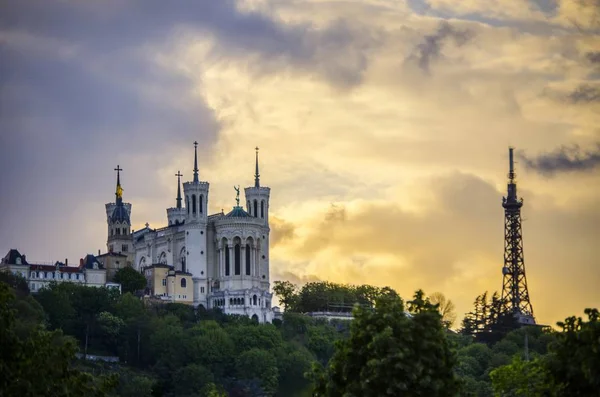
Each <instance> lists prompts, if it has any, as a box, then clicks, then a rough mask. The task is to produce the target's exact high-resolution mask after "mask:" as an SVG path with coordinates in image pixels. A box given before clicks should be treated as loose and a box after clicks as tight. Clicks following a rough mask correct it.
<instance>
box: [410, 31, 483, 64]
mask: <svg viewBox="0 0 600 397" xmlns="http://www.w3.org/2000/svg"><path fill="white" fill-rule="evenodd" d="M472 36H473V34H472V33H471V32H470V31H468V30H458V29H456V28H454V27H452V26H451V25H450V24H449V23H448V22H445V21H444V22H441V23H440V25H439V26H438V29H437V31H436V32H435V33H434V34H431V35H426V36H425V37H424V38H423V42H421V43H420V44H419V45H418V46H417V47H416V48H415V50H414V52H413V54H412V55H411V56H410V57H409V60H414V61H416V62H417V64H418V65H419V67H420V68H421V69H422V70H423V71H425V72H427V73H429V72H430V66H431V63H432V62H433V61H436V60H438V59H440V58H442V56H443V55H442V47H443V45H444V43H445V42H447V41H448V40H453V41H454V43H455V44H456V45H457V46H459V47H460V46H462V45H464V44H465V43H466V42H468V41H469V40H470V39H471V37H472Z"/></svg>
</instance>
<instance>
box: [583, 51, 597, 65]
mask: <svg viewBox="0 0 600 397" xmlns="http://www.w3.org/2000/svg"><path fill="white" fill-rule="evenodd" d="M585 57H586V58H587V60H588V61H589V62H590V63H593V64H600V51H591V52H588V53H586V54H585Z"/></svg>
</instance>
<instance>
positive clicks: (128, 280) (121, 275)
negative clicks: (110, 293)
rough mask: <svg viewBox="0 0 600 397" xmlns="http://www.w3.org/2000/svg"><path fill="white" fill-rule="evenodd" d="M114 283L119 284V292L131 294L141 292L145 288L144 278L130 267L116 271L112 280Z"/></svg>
mask: <svg viewBox="0 0 600 397" xmlns="http://www.w3.org/2000/svg"><path fill="white" fill-rule="evenodd" d="M113 281H114V282H115V283H119V284H121V292H123V293H126V292H131V293H134V292H136V291H139V290H142V289H144V288H146V283H147V281H146V277H144V275H143V274H141V273H140V272H138V271H137V270H135V269H134V268H133V267H131V266H125V267H124V268H121V269H119V270H117V272H116V273H115V276H114V278H113Z"/></svg>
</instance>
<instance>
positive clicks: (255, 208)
mask: <svg viewBox="0 0 600 397" xmlns="http://www.w3.org/2000/svg"><path fill="white" fill-rule="evenodd" d="M252 215H254V217H255V218H258V201H256V200H254V212H253V213H252Z"/></svg>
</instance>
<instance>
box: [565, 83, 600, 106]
mask: <svg viewBox="0 0 600 397" xmlns="http://www.w3.org/2000/svg"><path fill="white" fill-rule="evenodd" d="M567 99H568V101H569V102H571V103H575V104H577V103H592V102H600V87H594V86H592V85H588V84H585V85H581V86H579V87H577V89H576V90H575V91H573V92H572V93H570V94H569V95H568V96H567Z"/></svg>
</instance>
